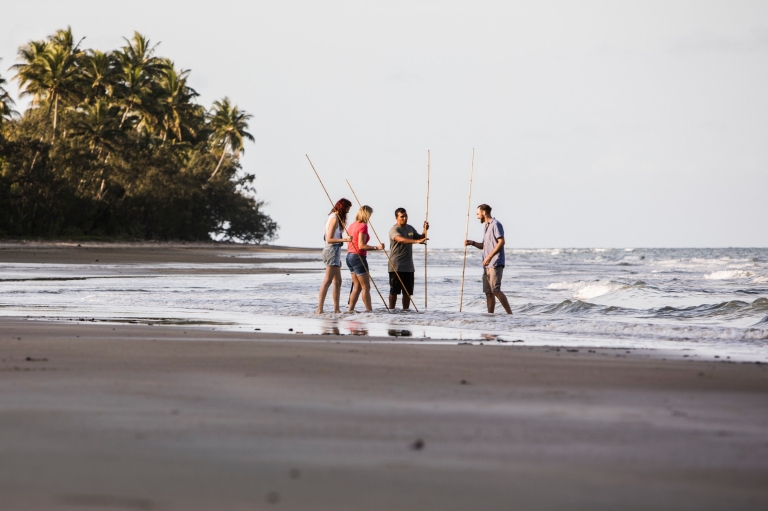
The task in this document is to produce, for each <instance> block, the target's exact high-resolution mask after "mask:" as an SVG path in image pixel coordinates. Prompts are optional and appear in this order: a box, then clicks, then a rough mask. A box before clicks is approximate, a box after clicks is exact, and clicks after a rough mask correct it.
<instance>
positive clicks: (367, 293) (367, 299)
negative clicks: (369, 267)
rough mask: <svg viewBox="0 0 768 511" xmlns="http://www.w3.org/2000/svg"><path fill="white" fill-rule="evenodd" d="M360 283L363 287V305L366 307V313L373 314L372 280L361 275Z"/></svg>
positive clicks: (366, 275)
mask: <svg viewBox="0 0 768 511" xmlns="http://www.w3.org/2000/svg"><path fill="white" fill-rule="evenodd" d="M357 278H358V281H359V282H360V285H361V287H362V288H363V305H365V311H366V312H371V311H372V310H373V307H371V280H370V277H369V276H368V274H367V273H366V274H365V275H359V276H358V277H357Z"/></svg>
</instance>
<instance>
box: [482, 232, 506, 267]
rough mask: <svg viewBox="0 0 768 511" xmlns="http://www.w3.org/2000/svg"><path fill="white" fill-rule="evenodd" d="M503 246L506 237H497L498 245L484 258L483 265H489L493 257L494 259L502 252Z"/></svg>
mask: <svg viewBox="0 0 768 511" xmlns="http://www.w3.org/2000/svg"><path fill="white" fill-rule="evenodd" d="M502 248H504V238H497V240H496V246H495V247H494V249H493V250H492V251H491V253H490V254H488V257H486V258H485V259H483V266H488V265H489V264H490V263H491V259H493V258H494V257H495V256H496V254H498V253H499V252H501V249H502Z"/></svg>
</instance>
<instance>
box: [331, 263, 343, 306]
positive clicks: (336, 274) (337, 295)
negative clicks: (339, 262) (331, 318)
mask: <svg viewBox="0 0 768 511" xmlns="http://www.w3.org/2000/svg"><path fill="white" fill-rule="evenodd" d="M331 268H332V269H333V271H332V273H333V312H334V314H338V313H339V312H341V310H339V300H340V299H341V266H331Z"/></svg>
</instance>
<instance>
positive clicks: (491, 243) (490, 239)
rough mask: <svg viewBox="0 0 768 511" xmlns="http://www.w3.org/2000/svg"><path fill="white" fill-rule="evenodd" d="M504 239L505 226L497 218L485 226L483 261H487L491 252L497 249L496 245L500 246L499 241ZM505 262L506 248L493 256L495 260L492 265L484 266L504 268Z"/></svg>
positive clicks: (491, 262)
mask: <svg viewBox="0 0 768 511" xmlns="http://www.w3.org/2000/svg"><path fill="white" fill-rule="evenodd" d="M503 237H504V226H502V225H501V223H500V222H499V221H498V220H496V219H495V218H492V219H491V221H490V222H488V223H487V224H485V233H484V234H483V261H485V258H486V257H488V256H489V255H491V252H493V249H495V248H496V245H497V244H498V239H499V238H503ZM504 265H505V260H504V247H501V250H499V253H498V254H496V255H495V256H493V258H492V259H491V261H490V264H488V265H487V266H484V268H490V267H492V266H504Z"/></svg>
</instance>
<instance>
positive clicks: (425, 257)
mask: <svg viewBox="0 0 768 511" xmlns="http://www.w3.org/2000/svg"><path fill="white" fill-rule="evenodd" d="M429 156H430V155H429V149H427V213H426V215H425V218H424V221H425V222H426V224H427V225H429V171H430V158H429ZM428 232H429V227H427V228H426V229H424V237H426V236H427V233H428ZM427 296H428V293H427V244H426V243H425V244H424V308H425V309H426V308H427Z"/></svg>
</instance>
